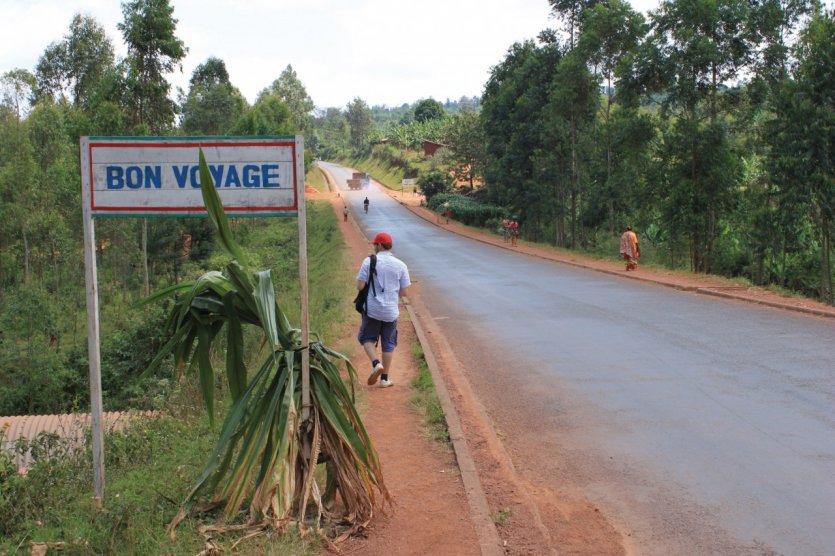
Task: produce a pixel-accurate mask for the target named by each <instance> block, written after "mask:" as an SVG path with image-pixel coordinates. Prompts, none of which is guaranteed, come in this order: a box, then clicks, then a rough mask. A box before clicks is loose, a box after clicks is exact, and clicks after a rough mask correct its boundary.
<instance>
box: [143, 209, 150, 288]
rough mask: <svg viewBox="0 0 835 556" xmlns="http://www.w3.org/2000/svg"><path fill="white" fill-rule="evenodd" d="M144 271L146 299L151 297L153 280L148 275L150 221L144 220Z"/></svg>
mask: <svg viewBox="0 0 835 556" xmlns="http://www.w3.org/2000/svg"><path fill="white" fill-rule="evenodd" d="M142 270H143V273H144V287H145V297H148V296H149V295H151V278H150V275H149V273H148V219H147V218H143V219H142Z"/></svg>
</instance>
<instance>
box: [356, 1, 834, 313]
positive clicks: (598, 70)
mask: <svg viewBox="0 0 835 556" xmlns="http://www.w3.org/2000/svg"><path fill="white" fill-rule="evenodd" d="M549 4H550V5H551V7H552V9H553V15H554V16H555V17H556V19H558V20H559V21H560V23H561V24H562V25H561V29H560V30H552V29H545V30H544V31H542V32H541V33H540V35H539V36H538V37H537V39H538V40H536V41H534V40H528V41H524V42H518V43H516V44H513V45H511V46H510V47H509V48H508V50H507V54H506V55H505V57H504V59H502V60H500V61H498V62H497V63H496V64H495V65H494V66H493V67H492V68H491V72H490V76H489V79H488V80H487V83H486V84H485V88H484V94H483V97H482V98H481V99H480V106H479V108H480V111H478V112H477V117H476V118H473V117H472V113H471V111H468V110H460V111H456V112H455V113H452V112H450V111H449V110H447V114H446V115H445V116H443V117H433V118H427V117H423V116H422V117H421V118H420V119H419V118H418V117H417V113H418V109H420V110H421V112H423V111H425V110H427V109H428V108H429V107H430V106H431V107H433V108H437V107H436V106H434V104H432V105H430V104H428V103H418V104H417V105H415V106H414V107H412V112H413V116H412V118H411V119H410V118H406V117H402V118H401V119H400V120H399V121H398V120H393V119H387V120H384V121H381V122H379V123H378V125H377V134H379V136H380V139H369V147H367V148H366V149H365V150H363V149H356V150H355V152H357V153H363V154H364V155H365V156H367V155H369V154H370V155H372V156H376V157H377V158H378V159H379V160H382V161H383V162H384V163H385V164H387V165H389V166H391V167H396V168H399V170H398V171H402V173H403V175H404V177H406V175H407V174H408V177H410V178H412V177H417V178H418V180H419V183H420V180H421V179H426V177H427V176H428V175H430V174H431V175H435V173H436V172H441V173H445V174H447V175H449V176H450V177H454V178H455V179H456V180H457V182H458V183H457V185H458V186H463V185H466V186H467V187H466V189H468V190H472V189H474V188H478V187H479V186H480V185H483V187H481V188H480V190H479V191H478V194H477V195H476V197H477V198H478V200H479V201H480V202H485V203H487V204H491V205H495V206H499V207H503V208H505V209H506V210H507V211H510V212H511V213H512V214H515V215H518V216H519V219H520V224H521V229H520V231H521V233H522V235H523V236H524V237H525V238H526V239H528V240H533V241H543V242H548V243H551V244H554V245H557V246H560V247H567V248H575V249H586V250H591V251H595V252H597V251H599V249H600V247H601V246H606V245H610V244H612V243H616V241H615V240H616V239H617V238H618V237H619V235H620V234H621V233H622V231H623V229H624V228H625V226H626V225H632V226H633V228H635V230H636V231H637V232H638V233H639V234H640V235H641V236H642V239H643V240H644V241H645V242H646V244H651V245H652V246H653V253H654V255H655V260H656V261H662V262H663V263H664V264H666V265H668V266H670V267H673V268H689V269H690V270H692V271H694V272H701V273H715V274H720V275H724V276H728V277H741V278H745V279H748V280H750V281H751V282H753V283H755V284H762V285H776V286H781V287H785V288H789V289H791V290H794V291H796V292H799V293H802V294H804V295H808V296H816V297H819V298H820V299H821V300H824V301H826V302H828V303H833V301H834V300H833V270H832V262H831V259H832V252H833V246H832V239H831V238H832V233H833V227H835V220H833V211H835V208H833V207H835V175H834V174H833V160H835V153H833V148H834V147H833V145H835V141H833V133H835V125H833V118H835V116H833V113H834V112H835V108H833V101H832V99H833V98H835V80H833V72H835V69H833V61H832V60H833V52H832V44H833V41H832V36H833V18H835V11H833V10H832V9H831V8H829V9H828V10H827V9H826V8H825V7H823V6H822V5H821V3H820V2H819V1H818V0H801V1H798V2H786V1H781V0H769V1H765V2H749V1H747V0H715V1H701V0H696V1H694V0H664V1H662V2H660V3H659V6H658V8H657V9H655V10H653V11H651V12H649V14H648V16H646V17H645V16H644V15H642V14H640V13H637V12H635V11H634V10H633V9H632V8H631V7H630V5H629V3H628V2H626V1H623V0H609V1H606V2H602V1H600V0H549ZM399 110H401V111H402V110H403V107H401V108H400V109H399ZM419 120H423V121H419ZM382 139H384V140H385V142H386V143H387V144H386V145H383V146H377V147H375V148H374V149H371V148H370V146H371V144H372V143H374V142H375V141H376V142H377V143H379V142H380V141H381V140H382ZM425 140H429V141H433V142H435V143H441V144H443V145H444V148H443V149H441V151H440V152H439V153H437V154H435V155H434V156H432V157H425V156H422V155H420V154H418V155H414V154H411V153H413V152H414V151H419V150H420V148H421V143H422V142H423V141H425ZM415 157H417V159H415ZM432 181H433V182H436V181H437V180H435V179H434V178H433V179H432ZM428 192H429V193H430V196H431V195H432V194H434V190H433V189H429V190H428ZM616 255H617V253H616V250H613V252H612V256H616Z"/></svg>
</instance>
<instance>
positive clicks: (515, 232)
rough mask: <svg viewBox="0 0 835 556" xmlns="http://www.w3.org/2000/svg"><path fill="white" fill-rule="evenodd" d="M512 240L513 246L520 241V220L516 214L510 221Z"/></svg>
mask: <svg viewBox="0 0 835 556" xmlns="http://www.w3.org/2000/svg"><path fill="white" fill-rule="evenodd" d="M510 242H511V245H513V247H516V244H517V243H518V242H519V221H518V220H516V217H515V216H514V217H513V219H512V220H511V221H510Z"/></svg>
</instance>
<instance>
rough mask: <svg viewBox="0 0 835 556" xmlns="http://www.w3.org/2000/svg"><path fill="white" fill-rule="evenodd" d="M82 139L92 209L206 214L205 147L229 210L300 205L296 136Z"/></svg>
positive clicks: (242, 212) (284, 210)
mask: <svg viewBox="0 0 835 556" xmlns="http://www.w3.org/2000/svg"><path fill="white" fill-rule="evenodd" d="M85 139H86V144H85V143H82V148H83V149H85V150H86V154H87V156H86V157H84V158H85V159H86V165H85V167H84V168H82V187H83V189H84V195H85V198H86V199H87V201H88V202H89V207H90V212H91V215H92V216H94V217H95V216H150V215H153V216H205V208H204V207H203V196H202V194H201V193H200V172H199V170H198V165H197V158H198V156H197V153H198V150H199V149H201V148H202V149H203V154H204V155H205V157H206V162H207V163H208V165H209V170H210V171H211V173H212V179H213V180H214V182H215V186H216V187H217V189H218V193H219V194H220V199H221V202H223V206H224V209H225V211H226V213H227V214H229V215H232V216H274V215H295V214H296V213H297V211H298V201H299V199H298V194H297V188H296V179H297V176H296V171H297V170H296V155H297V152H298V151H299V145H298V144H297V142H296V140H295V139H294V138H293V137H272V138H234V137H233V138H219V137H206V138H200V137H185V138H173V139H172V138H161V137H143V138H134V137H131V138H122V137H90V138H88V139H87V138H85ZM82 161H85V160H84V159H83V160H82Z"/></svg>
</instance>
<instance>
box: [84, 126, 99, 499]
mask: <svg viewBox="0 0 835 556" xmlns="http://www.w3.org/2000/svg"><path fill="white" fill-rule="evenodd" d="M88 144H89V139H88V138H87V137H84V138H82V140H81V167H82V168H87V167H89V164H90V160H89V156H90V150H89V149H88V148H87V147H88ZM85 180H89V175H87V174H85V173H83V172H82V176H81V181H82V183H83V182H84V181H85ZM83 197H84V199H83V202H82V207H83V210H82V211H83V213H84V264H85V272H84V279H85V283H86V289H87V354H88V358H89V360H90V426H91V432H92V443H93V493H94V495H93V506H94V507H95V508H96V509H101V507H102V500H104V433H103V430H102V395H101V351H100V348H99V346H100V345H101V344H100V340H101V329H100V321H99V291H98V277H97V272H96V234H95V226H94V224H93V216H92V213H91V212H92V211H91V207H90V199H89V197H87V196H83Z"/></svg>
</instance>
